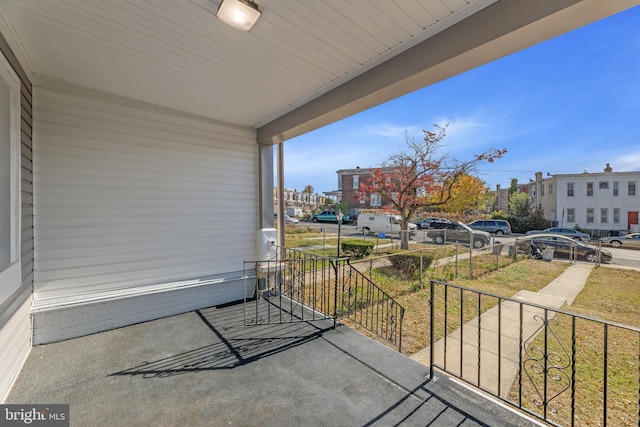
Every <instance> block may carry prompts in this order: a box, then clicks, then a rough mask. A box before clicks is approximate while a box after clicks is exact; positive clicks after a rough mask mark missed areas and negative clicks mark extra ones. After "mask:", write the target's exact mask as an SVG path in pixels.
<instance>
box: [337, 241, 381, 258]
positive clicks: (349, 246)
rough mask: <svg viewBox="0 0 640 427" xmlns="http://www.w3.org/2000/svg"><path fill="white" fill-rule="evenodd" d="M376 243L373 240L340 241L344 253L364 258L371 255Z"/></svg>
mask: <svg viewBox="0 0 640 427" xmlns="http://www.w3.org/2000/svg"><path fill="white" fill-rule="evenodd" d="M374 246H375V243H374V242H373V241H372V240H357V239H351V240H345V241H343V242H342V243H340V249H341V250H342V253H343V254H345V255H347V256H352V257H355V258H364V257H366V256H369V255H371V253H372V252H373V247H374Z"/></svg>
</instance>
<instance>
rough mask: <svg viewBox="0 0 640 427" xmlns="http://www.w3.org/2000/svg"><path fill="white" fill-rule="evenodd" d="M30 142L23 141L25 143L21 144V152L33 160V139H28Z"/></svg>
mask: <svg viewBox="0 0 640 427" xmlns="http://www.w3.org/2000/svg"><path fill="white" fill-rule="evenodd" d="M28 143H29V145H27V144H26V143H25V142H24V141H23V143H22V144H21V145H20V154H21V155H22V156H23V157H26V158H27V159H29V160H33V150H32V149H31V141H28Z"/></svg>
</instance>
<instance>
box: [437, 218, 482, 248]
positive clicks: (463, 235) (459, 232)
mask: <svg viewBox="0 0 640 427" xmlns="http://www.w3.org/2000/svg"><path fill="white" fill-rule="evenodd" d="M427 237H428V238H430V239H431V240H433V241H434V243H437V244H443V243H445V242H447V243H449V242H458V243H463V244H464V243H467V244H469V243H471V244H473V247H474V248H476V249H478V248H482V247H484V246H486V245H488V244H489V241H490V240H491V235H490V234H489V233H487V232H485V231H479V230H473V229H471V228H469V227H468V226H467V225H466V224H463V223H461V222H458V221H432V222H431V224H430V227H429V229H428V230H427Z"/></svg>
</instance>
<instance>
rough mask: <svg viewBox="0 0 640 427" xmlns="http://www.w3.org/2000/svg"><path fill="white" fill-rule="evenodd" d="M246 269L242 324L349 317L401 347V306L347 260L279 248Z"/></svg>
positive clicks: (402, 310)
mask: <svg viewBox="0 0 640 427" xmlns="http://www.w3.org/2000/svg"><path fill="white" fill-rule="evenodd" d="M244 269H245V272H244V277H245V295H251V297H247V298H245V324H268V323H284V322H295V321H314V320H326V319H333V322H334V327H335V326H336V324H337V321H338V320H339V319H349V320H350V321H352V322H354V323H355V324H356V325H358V326H360V327H362V328H364V329H365V330H367V331H369V332H370V333H372V334H375V335H376V336H378V337H380V338H382V339H384V340H386V341H387V342H389V343H390V344H392V345H393V346H396V347H398V349H399V350H400V349H401V347H402V320H403V317H404V308H403V307H402V306H401V305H400V304H398V302H397V301H396V300H394V299H393V298H392V297H391V296H390V295H389V294H388V293H386V292H385V291H384V290H382V289H381V288H380V287H379V286H377V285H376V284H375V283H373V282H372V281H371V280H370V279H369V278H367V277H366V276H364V275H363V274H362V273H360V272H359V271H358V270H357V269H356V268H354V267H353V266H352V265H351V264H350V263H349V258H335V257H325V256H321V255H317V254H313V253H309V252H305V251H300V250H296V249H288V248H284V247H277V248H276V256H275V257H273V259H269V260H263V261H245V263H244Z"/></svg>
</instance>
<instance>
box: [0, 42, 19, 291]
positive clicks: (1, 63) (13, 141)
mask: <svg viewBox="0 0 640 427" xmlns="http://www.w3.org/2000/svg"><path fill="white" fill-rule="evenodd" d="M0 84H1V85H2V86H3V88H2V96H3V97H7V98H8V99H7V101H8V102H7V104H6V105H7V107H8V108H7V111H6V112H4V111H2V110H1V109H0V114H6V115H7V116H5V117H3V120H4V119H5V118H6V120H7V122H8V129H7V131H8V132H7V134H6V135H0V138H1V139H4V138H5V137H6V138H7V140H8V141H7V142H6V144H7V146H5V147H3V149H4V148H8V150H7V151H8V153H9V156H8V158H7V159H6V162H7V163H8V165H9V168H8V169H9V174H8V176H5V177H4V178H0V179H2V180H3V185H4V184H5V183H6V184H8V186H9V191H8V192H6V194H5V195H3V199H4V198H6V199H8V206H9V210H8V212H7V211H5V212H4V213H0V227H5V230H4V233H3V234H8V235H9V239H4V240H8V241H7V242H6V246H4V247H2V248H1V249H0V303H1V302H2V301H5V300H6V299H7V297H8V296H9V295H11V293H13V291H15V290H16V289H18V288H19V287H20V284H21V283H22V266H21V254H20V231H21V194H20V192H21V183H20V181H21V179H20V144H21V142H20V79H19V78H18V76H17V74H16V73H15V71H14V70H13V68H12V67H11V64H9V61H8V60H7V59H6V57H5V56H4V54H2V53H0ZM3 101H4V100H3ZM1 139H0V144H5V141H2V140H1ZM0 166H2V167H4V166H5V165H4V164H3V165H0ZM2 204H5V200H3V201H2ZM5 206H6V205H5ZM0 244H3V243H2V242H0Z"/></svg>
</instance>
